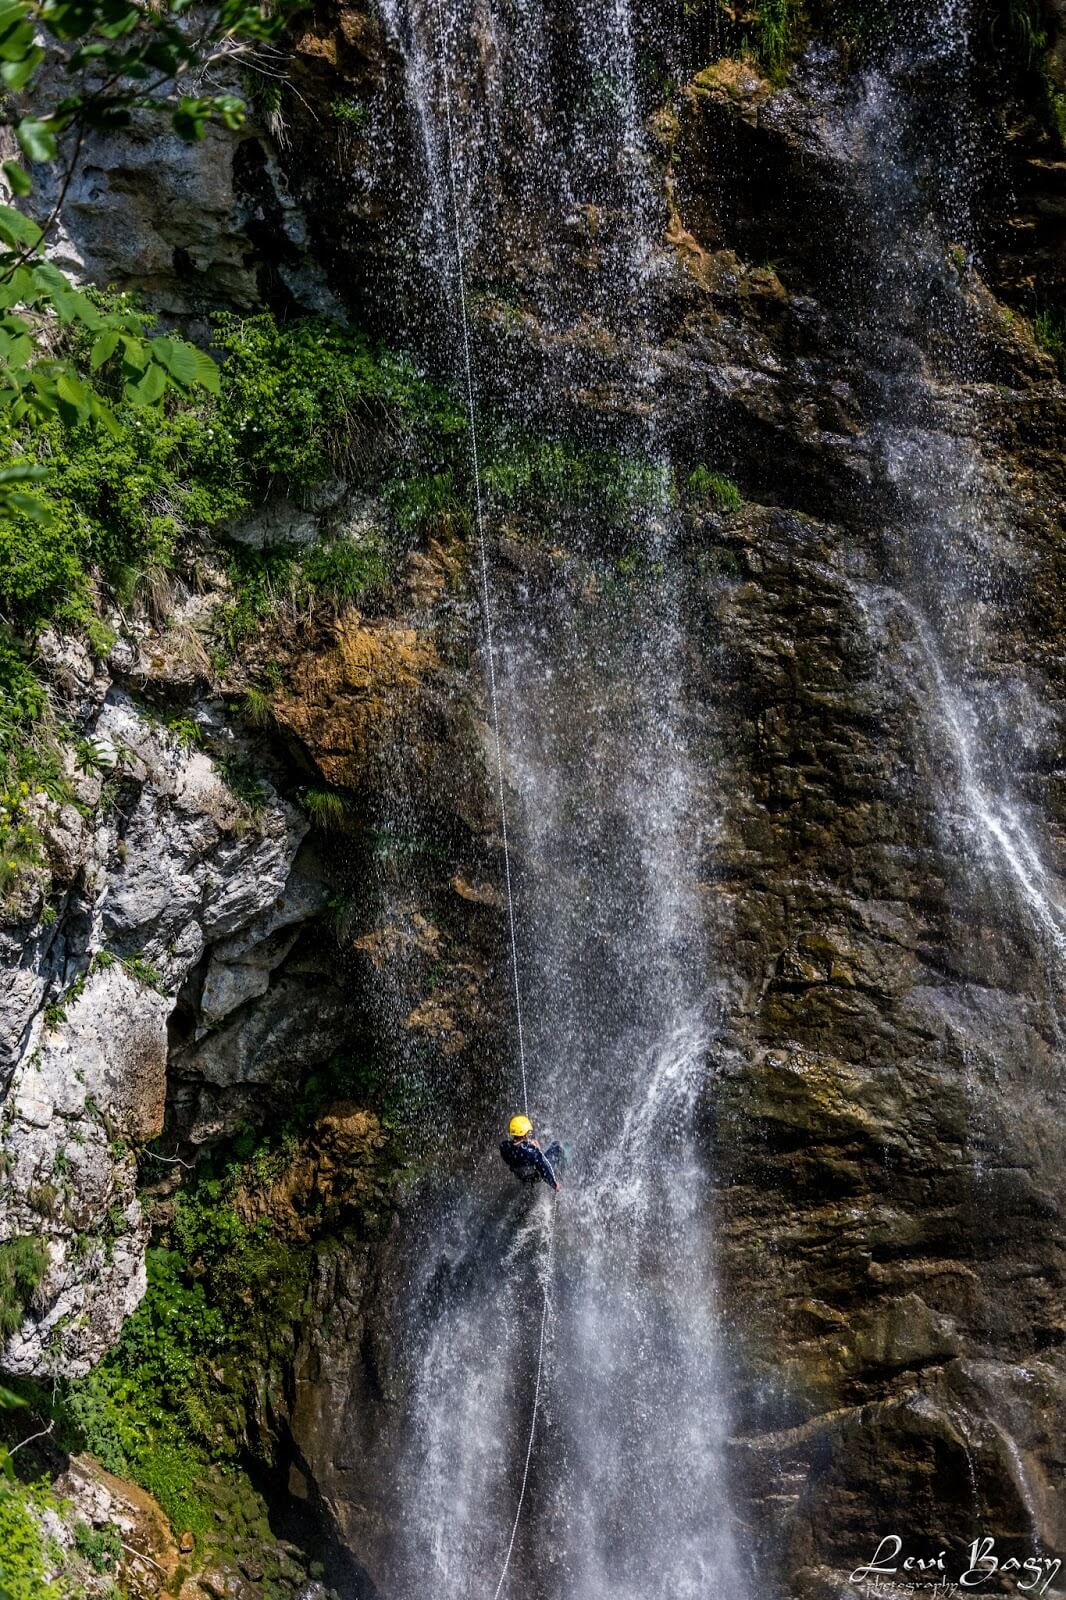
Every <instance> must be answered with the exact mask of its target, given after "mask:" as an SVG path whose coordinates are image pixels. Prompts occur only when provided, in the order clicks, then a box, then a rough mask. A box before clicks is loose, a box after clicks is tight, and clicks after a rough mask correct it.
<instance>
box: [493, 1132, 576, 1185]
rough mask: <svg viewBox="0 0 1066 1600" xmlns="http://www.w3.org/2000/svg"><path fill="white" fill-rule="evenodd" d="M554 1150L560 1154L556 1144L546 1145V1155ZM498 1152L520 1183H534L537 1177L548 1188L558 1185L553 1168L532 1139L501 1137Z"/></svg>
mask: <svg viewBox="0 0 1066 1600" xmlns="http://www.w3.org/2000/svg"><path fill="white" fill-rule="evenodd" d="M556 1151H558V1152H559V1154H560V1155H561V1154H562V1151H561V1150H560V1147H559V1146H558V1145H555V1144H553V1145H549V1146H548V1155H555V1153H556ZM500 1154H501V1156H502V1157H503V1159H504V1161H505V1162H506V1163H507V1165H508V1166H509V1167H510V1169H511V1171H512V1172H513V1173H514V1175H515V1177H516V1178H519V1179H520V1180H521V1181H522V1183H536V1181H537V1179H538V1178H542V1179H543V1181H544V1182H545V1183H546V1184H547V1185H548V1187H549V1188H550V1189H557V1188H558V1187H559V1184H558V1182H557V1180H556V1177H555V1168H554V1167H553V1166H552V1164H551V1162H550V1161H549V1160H548V1156H547V1155H545V1153H544V1151H543V1150H541V1149H539V1148H538V1147H537V1145H535V1144H534V1143H533V1140H532V1139H501V1141H500Z"/></svg>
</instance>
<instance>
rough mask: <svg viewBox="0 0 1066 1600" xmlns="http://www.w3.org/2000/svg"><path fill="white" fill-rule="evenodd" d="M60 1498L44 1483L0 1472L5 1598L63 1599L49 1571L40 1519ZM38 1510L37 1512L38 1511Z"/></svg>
mask: <svg viewBox="0 0 1066 1600" xmlns="http://www.w3.org/2000/svg"><path fill="white" fill-rule="evenodd" d="M58 1504H59V1502H58V1501H57V1500H56V1498H55V1496H54V1495H53V1494H52V1493H51V1492H50V1491H49V1490H48V1489H46V1488H44V1487H43V1486H42V1485H39V1484H22V1483H16V1482H15V1481H14V1480H12V1479H8V1478H5V1477H3V1476H0V1597H2V1600H60V1596H61V1591H60V1588H59V1584H58V1583H56V1582H55V1581H51V1582H46V1581H45V1580H46V1575H47V1573H48V1571H49V1569H50V1568H54V1566H55V1562H54V1561H53V1560H50V1559H49V1550H48V1546H47V1542H46V1539H45V1535H44V1532H43V1530H42V1528H41V1524H40V1521H39V1520H38V1518H39V1514H40V1513H41V1512H42V1511H47V1510H55V1509H56V1508H57V1507H58ZM35 1513H36V1514H35Z"/></svg>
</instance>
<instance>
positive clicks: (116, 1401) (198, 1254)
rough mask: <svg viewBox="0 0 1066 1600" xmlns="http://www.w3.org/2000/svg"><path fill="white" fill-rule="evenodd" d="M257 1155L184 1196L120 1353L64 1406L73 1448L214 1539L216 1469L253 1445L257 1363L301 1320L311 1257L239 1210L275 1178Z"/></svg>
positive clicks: (153, 1253) (73, 1389)
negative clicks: (250, 1192) (247, 1403)
mask: <svg viewBox="0 0 1066 1600" xmlns="http://www.w3.org/2000/svg"><path fill="white" fill-rule="evenodd" d="M269 1159H270V1158H269V1155H268V1154H267V1153H265V1152H263V1151H253V1152H252V1153H251V1155H250V1156H249V1158H248V1160H247V1161H245V1162H242V1163H240V1164H235V1165H231V1166H230V1167H229V1168H228V1169H226V1171H225V1172H224V1173H223V1175H222V1176H221V1177H216V1178H205V1179H202V1180H200V1181H199V1182H198V1183H196V1184H195V1185H193V1186H192V1187H191V1188H190V1189H188V1190H182V1191H181V1192H180V1193H179V1194H178V1197H177V1200H176V1202H175V1210H174V1217H173V1221H172V1223H171V1226H170V1231H169V1240H168V1245H169V1247H167V1248H154V1249H151V1250H149V1252H148V1293H147V1294H146V1295H145V1298H144V1300H143V1301H142V1302H141V1304H140V1306H138V1308H137V1310H136V1311H135V1312H134V1314H133V1316H132V1317H130V1318H129V1320H128V1321H127V1323H126V1325H125V1327H124V1328H123V1331H122V1337H121V1339H120V1340H119V1343H118V1345H117V1346H116V1347H115V1349H114V1350H112V1351H111V1352H110V1353H109V1354H108V1355H107V1356H106V1357H105V1359H104V1360H103V1361H102V1362H101V1363H100V1365H99V1366H98V1367H96V1368H95V1370H94V1371H93V1372H91V1373H89V1374H88V1376H87V1377H85V1378H81V1379H78V1380H76V1381H74V1382H72V1383H70V1384H69V1385H68V1386H67V1388H66V1392H65V1394H64V1395H63V1397H62V1399H61V1400H60V1402H59V1405H58V1412H59V1416H60V1420H61V1424H62V1426H63V1428H64V1429H65V1430H66V1434H67V1436H68V1438H69V1440H70V1442H71V1443H80V1444H81V1445H82V1447H84V1448H87V1449H89V1450H91V1451H92V1452H93V1454H94V1455H96V1456H98V1457H99V1458H100V1460H101V1461H102V1462H103V1464H104V1466H105V1467H107V1468H108V1470H109V1471H112V1472H117V1473H120V1474H122V1475H124V1476H127V1477H130V1478H132V1479H133V1480H134V1481H136V1482H137V1483H140V1484H141V1485H143V1487H144V1488H146V1489H147V1490H148V1491H149V1492H150V1493H151V1494H154V1495H155V1496H156V1498H157V1499H158V1500H159V1502H160V1504H161V1505H162V1507H163V1509H164V1511H165V1512H166V1513H167V1516H168V1517H169V1518H170V1520H171V1522H172V1523H173V1525H174V1526H175V1528H178V1529H186V1528H188V1529H190V1530H191V1531H192V1532H193V1533H194V1534H197V1535H200V1534H203V1533H205V1532H206V1531H207V1530H208V1528H209V1526H210V1521H211V1503H210V1501H209V1499H208V1498H207V1495H206V1494H205V1487H204V1486H205V1482H206V1480H207V1478H208V1476H209V1469H210V1467H211V1465H212V1464H213V1463H214V1464H217V1463H222V1462H226V1461H229V1460H231V1459H232V1458H233V1457H234V1456H235V1455H236V1453H237V1452H238V1450H239V1448H240V1441H241V1438H242V1437H243V1429H244V1414H243V1399H244V1394H245V1391H246V1389H247V1387H248V1385H249V1384H250V1383H252V1382H254V1377H255V1371H256V1361H257V1359H262V1357H263V1355H264V1352H265V1351H266V1350H267V1349H268V1348H269V1345H270V1341H271V1339H273V1338H274V1337H276V1336H278V1335H279V1334H280V1333H282V1332H283V1330H284V1327H285V1326H286V1325H287V1319H288V1320H291V1318H292V1317H293V1316H294V1315H295V1313H296V1310H297V1307H298V1305H299V1302H300V1297H301V1295H302V1292H303V1282H304V1277H303V1262H304V1260H305V1257H304V1256H302V1255H300V1253H299V1252H297V1251H295V1250H293V1249H291V1248H290V1247H289V1246H287V1245H286V1244H284V1243H283V1242H282V1241H280V1240H278V1239H276V1238H275V1237H274V1235H273V1230H272V1225H271V1224H270V1222H269V1221H262V1222H257V1223H247V1222H245V1221H243V1220H242V1219H241V1217H240V1216H239V1215H238V1214H237V1212H236V1210H235V1209H234V1207H233V1196H234V1193H235V1191H236V1189H237V1187H238V1186H239V1185H240V1183H241V1182H242V1181H245V1180H246V1179H248V1178H253V1179H254V1178H255V1177H256V1175H257V1173H258V1174H259V1175H260V1176H264V1175H265V1176H267V1177H269V1176H270V1170H269V1167H268V1163H269Z"/></svg>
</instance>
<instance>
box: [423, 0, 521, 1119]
mask: <svg viewBox="0 0 1066 1600" xmlns="http://www.w3.org/2000/svg"><path fill="white" fill-rule="evenodd" d="M437 24H438V39H439V44H440V70H441V80H442V83H443V87H444V126H445V130H446V137H447V156H448V187H449V189H450V191H451V198H452V212H453V214H454V219H455V271H456V283H457V287H458V290H459V311H460V322H461V325H462V330H463V369H464V374H465V378H466V410H467V417H468V420H469V423H470V458H471V463H472V467H473V474H474V515H475V521H476V524H477V537H478V548H479V552H480V557H481V605H482V611H483V613H484V620H485V654H486V656H487V657H488V667H489V709H490V712H491V717H492V736H493V743H494V745H495V747H496V782H497V786H498V789H499V800H500V833H501V836H502V838H503V878H504V885H505V887H506V890H507V919H508V923H509V926H510V934H511V976H512V979H513V981H514V1011H515V1027H516V1032H517V1034H518V1064H519V1066H520V1067H521V1069H522V1109H523V1110H524V1111H525V1114H526V1116H527V1117H528V1116H529V1090H528V1087H527V1085H526V1044H525V1038H524V1036H523V1030H522V989H521V984H520V983H519V979H518V938H517V934H516V932H515V914H514V895H513V893H512V891H511V849H510V841H509V839H508V834H507V795H506V792H505V789H504V782H503V747H502V745H501V743H500V706H499V700H498V698H497V694H496V652H495V648H494V646H493V640H492V606H491V603H490V599H489V556H488V546H487V544H486V540H485V517H484V513H483V510H482V505H481V463H480V459H479V455H478V444H477V410H476V407H475V404H474V363H473V357H472V355H471V348H470V317H469V314H468V312H467V304H466V274H465V272H464V270H463V230H462V224H461V223H460V220H459V191H458V187H457V185H456V181H455V144H454V140H453V137H452V88H451V76H450V74H449V72H448V35H447V31H446V29H445V25H444V0H437Z"/></svg>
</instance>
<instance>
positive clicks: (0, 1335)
mask: <svg viewBox="0 0 1066 1600" xmlns="http://www.w3.org/2000/svg"><path fill="white" fill-rule="evenodd" d="M47 1268H48V1246H47V1245H46V1244H45V1242H44V1240H43V1239H38V1238H34V1237H32V1236H23V1237H21V1238H17V1239H9V1240H8V1241H7V1242H6V1244H0V1343H2V1342H6V1341H7V1340H8V1339H10V1337H11V1335H12V1334H13V1333H15V1332H16V1331H17V1329H18V1328H19V1327H20V1326H21V1323H22V1319H23V1317H24V1316H25V1314H26V1307H27V1306H28V1305H29V1302H30V1300H31V1298H32V1296H33V1292H34V1290H35V1289H36V1288H37V1285H38V1284H39V1283H40V1281H41V1279H42V1278H43V1277H44V1275H45V1272H46V1270H47Z"/></svg>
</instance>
